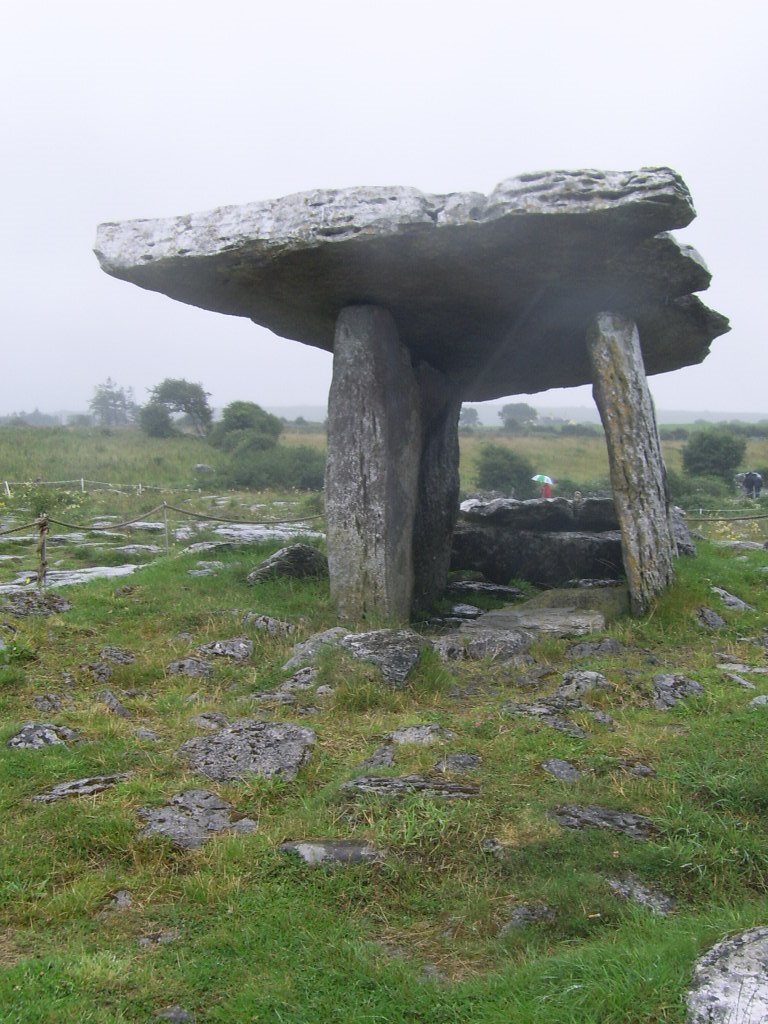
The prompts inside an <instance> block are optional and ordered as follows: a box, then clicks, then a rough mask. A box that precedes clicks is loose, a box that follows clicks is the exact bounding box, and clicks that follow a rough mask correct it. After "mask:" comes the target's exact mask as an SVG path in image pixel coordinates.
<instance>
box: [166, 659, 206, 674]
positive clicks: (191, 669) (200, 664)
mask: <svg viewBox="0 0 768 1024" xmlns="http://www.w3.org/2000/svg"><path fill="white" fill-rule="evenodd" d="M166 671H167V672H170V674H171V675H173V676H188V677H189V678H190V679H204V678H205V677H206V676H209V675H210V674H211V673H212V672H213V665H212V664H211V662H210V661H206V659H205V658H182V659H181V660H180V661H172V662H171V663H170V665H168V667H167V669H166Z"/></svg>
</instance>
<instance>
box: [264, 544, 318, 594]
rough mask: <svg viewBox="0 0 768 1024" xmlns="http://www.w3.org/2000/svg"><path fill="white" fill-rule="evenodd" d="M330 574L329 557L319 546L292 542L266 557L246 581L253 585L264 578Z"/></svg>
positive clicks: (300, 577) (295, 577) (296, 577)
mask: <svg viewBox="0 0 768 1024" xmlns="http://www.w3.org/2000/svg"><path fill="white" fill-rule="evenodd" d="M327 575H328V559H327V558H326V557H325V555H324V554H323V553H322V551H318V549H317V548H313V547H312V546H311V545H309V544H290V545H289V546H288V547H285V548H280V550H279V551H276V552H275V553H274V554H273V555H270V556H269V558H265V559H264V561H263V562H260V563H259V564H258V565H257V566H256V568H255V569H252V570H251V572H249V573H248V576H247V577H246V582H247V583H249V584H251V585H253V584H255V583H262V582H263V581H264V580H271V579H276V578H277V577H280V576H288V577H291V578H293V579H305V578H306V577H308V576H315V577H323V576H327Z"/></svg>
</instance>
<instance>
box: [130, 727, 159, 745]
mask: <svg viewBox="0 0 768 1024" xmlns="http://www.w3.org/2000/svg"><path fill="white" fill-rule="evenodd" d="M133 735H134V736H135V737H136V739H137V740H146V741H147V742H148V743H158V742H159V741H160V736H159V735H158V734H157V733H156V732H155V731H154V729H135V730H134V733H133Z"/></svg>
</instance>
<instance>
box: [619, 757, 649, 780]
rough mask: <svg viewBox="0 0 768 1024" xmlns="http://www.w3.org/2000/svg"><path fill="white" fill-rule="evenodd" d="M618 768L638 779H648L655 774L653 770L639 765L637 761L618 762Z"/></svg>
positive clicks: (644, 765)
mask: <svg viewBox="0 0 768 1024" xmlns="http://www.w3.org/2000/svg"><path fill="white" fill-rule="evenodd" d="M619 767H621V768H623V769H624V770H625V771H626V772H629V774H630V775H634V776H636V777H637V778H638V779H650V778H653V777H654V776H655V774H656V772H655V771H654V770H653V768H650V767H649V766H648V765H647V764H641V763H640V762H639V761H621V762H619Z"/></svg>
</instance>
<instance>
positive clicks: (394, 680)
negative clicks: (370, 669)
mask: <svg viewBox="0 0 768 1024" xmlns="http://www.w3.org/2000/svg"><path fill="white" fill-rule="evenodd" d="M339 646H340V647H342V648H343V649H344V650H345V651H347V652H348V653H349V654H351V655H352V657H353V658H355V659H356V660H358V661H365V662H370V663H371V664H372V665H376V667H377V668H379V669H380V670H381V674H382V675H383V676H384V679H385V680H386V681H387V682H388V683H390V684H391V685H392V686H395V687H400V686H404V685H405V683H406V682H407V680H408V677H409V676H410V674H411V672H412V671H413V670H414V668H415V667H416V664H417V662H418V660H419V656H420V655H421V652H422V651H423V650H424V648H425V647H428V646H429V641H428V640H425V638H424V637H423V636H420V635H419V634H418V633H414V632H413V630H411V629H374V630H370V631H369V632H367V633H348V634H347V635H346V636H343V637H342V638H341V639H340V640H339Z"/></svg>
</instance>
